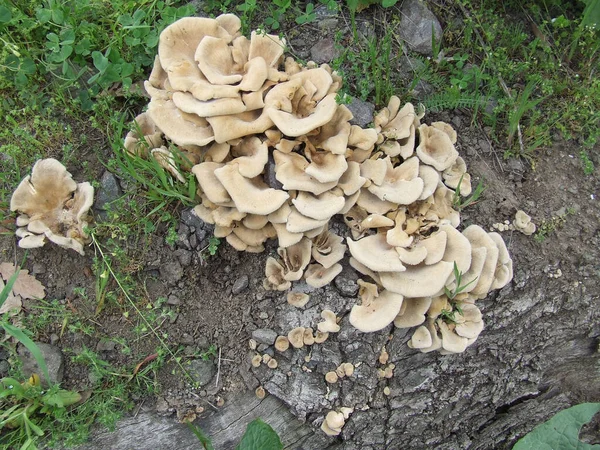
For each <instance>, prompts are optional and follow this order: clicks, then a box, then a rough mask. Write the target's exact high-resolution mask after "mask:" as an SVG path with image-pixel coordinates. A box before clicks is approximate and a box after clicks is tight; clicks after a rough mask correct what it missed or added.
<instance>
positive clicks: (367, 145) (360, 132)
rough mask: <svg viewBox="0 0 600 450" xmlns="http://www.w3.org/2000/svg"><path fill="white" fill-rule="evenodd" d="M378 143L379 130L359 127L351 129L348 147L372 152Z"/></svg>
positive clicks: (354, 126) (355, 126)
mask: <svg viewBox="0 0 600 450" xmlns="http://www.w3.org/2000/svg"><path fill="white" fill-rule="evenodd" d="M375 142H377V130H375V129H373V128H361V127H359V126H358V125H352V126H351V127H350V135H349V136H348V146H349V147H356V148H358V149H361V150H369V151H370V150H371V149H372V148H373V147H374V146H375Z"/></svg>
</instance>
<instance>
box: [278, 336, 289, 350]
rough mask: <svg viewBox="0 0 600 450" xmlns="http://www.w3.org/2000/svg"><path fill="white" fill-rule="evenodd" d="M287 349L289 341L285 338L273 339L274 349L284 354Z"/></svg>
mask: <svg viewBox="0 0 600 450" xmlns="http://www.w3.org/2000/svg"><path fill="white" fill-rule="evenodd" d="M288 348H290V340H289V339H288V338H287V337H286V336H277V339H275V349H276V350H277V351H280V352H285V351H286V350H287V349H288Z"/></svg>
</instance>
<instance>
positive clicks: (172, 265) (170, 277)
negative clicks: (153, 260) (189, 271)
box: [160, 261, 183, 284]
mask: <svg viewBox="0 0 600 450" xmlns="http://www.w3.org/2000/svg"><path fill="white" fill-rule="evenodd" d="M160 276H161V278H162V279H163V280H164V281H166V282H167V283H169V284H175V283H177V282H178V281H179V280H181V279H182V278H183V267H181V264H179V262H178V261H172V262H169V263H165V264H163V265H162V266H160Z"/></svg>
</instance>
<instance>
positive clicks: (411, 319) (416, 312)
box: [394, 297, 431, 328]
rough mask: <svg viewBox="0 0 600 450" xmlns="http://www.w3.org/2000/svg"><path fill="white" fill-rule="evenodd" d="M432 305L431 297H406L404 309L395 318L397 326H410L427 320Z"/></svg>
mask: <svg viewBox="0 0 600 450" xmlns="http://www.w3.org/2000/svg"><path fill="white" fill-rule="evenodd" d="M430 306H431V297H419V298H405V299H404V303H403V304H402V309H401V310H400V312H399V313H398V315H397V316H396V317H395V319H394V325H395V326H396V328H410V327H416V326H417V325H421V324H422V323H423V322H425V314H426V313H427V310H428V309H429V307H430Z"/></svg>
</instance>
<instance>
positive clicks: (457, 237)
mask: <svg viewBox="0 0 600 450" xmlns="http://www.w3.org/2000/svg"><path fill="white" fill-rule="evenodd" d="M440 230H441V231H443V232H445V233H446V237H447V239H446V248H445V250H444V256H443V257H442V260H443V261H447V262H450V263H456V267H457V268H458V270H459V271H460V272H461V273H465V272H466V271H467V270H469V267H470V266H471V243H470V242H469V240H468V239H467V238H466V237H465V236H463V235H462V234H461V233H460V231H458V230H457V229H456V228H454V227H452V226H450V225H442V226H440Z"/></svg>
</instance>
